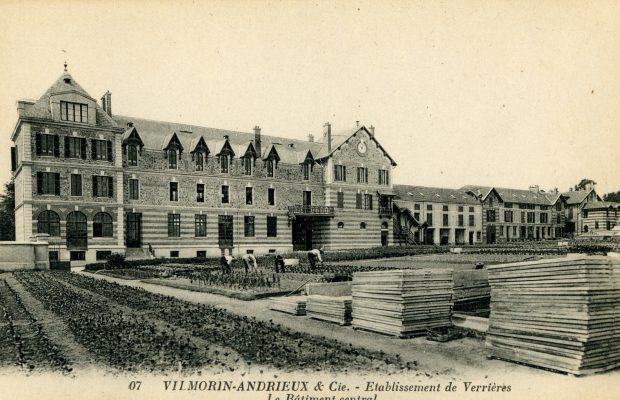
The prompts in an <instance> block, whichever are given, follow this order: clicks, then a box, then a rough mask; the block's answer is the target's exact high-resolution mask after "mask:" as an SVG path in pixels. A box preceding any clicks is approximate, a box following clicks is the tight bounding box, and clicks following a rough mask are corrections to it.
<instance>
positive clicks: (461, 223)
mask: <svg viewBox="0 0 620 400" xmlns="http://www.w3.org/2000/svg"><path fill="white" fill-rule="evenodd" d="M458 224H459V226H465V218H464V217H463V214H459V216H458Z"/></svg>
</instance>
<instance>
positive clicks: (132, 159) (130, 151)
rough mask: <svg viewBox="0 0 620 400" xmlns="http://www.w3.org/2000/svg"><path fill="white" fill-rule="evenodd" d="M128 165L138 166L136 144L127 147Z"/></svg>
mask: <svg viewBox="0 0 620 400" xmlns="http://www.w3.org/2000/svg"><path fill="white" fill-rule="evenodd" d="M127 164H128V165H131V166H136V165H138V146H136V145H135V144H130V145H129V146H127Z"/></svg>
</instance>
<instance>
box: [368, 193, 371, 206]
mask: <svg viewBox="0 0 620 400" xmlns="http://www.w3.org/2000/svg"><path fill="white" fill-rule="evenodd" d="M368 208H369V209H370V210H372V194H369V195H368Z"/></svg>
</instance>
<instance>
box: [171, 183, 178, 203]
mask: <svg viewBox="0 0 620 400" xmlns="http://www.w3.org/2000/svg"><path fill="white" fill-rule="evenodd" d="M170 201H179V182H170Z"/></svg>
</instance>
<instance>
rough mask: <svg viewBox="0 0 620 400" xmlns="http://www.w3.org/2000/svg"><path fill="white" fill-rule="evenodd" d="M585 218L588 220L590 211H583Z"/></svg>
mask: <svg viewBox="0 0 620 400" xmlns="http://www.w3.org/2000/svg"><path fill="white" fill-rule="evenodd" d="M583 217H584V218H588V210H583Z"/></svg>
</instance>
